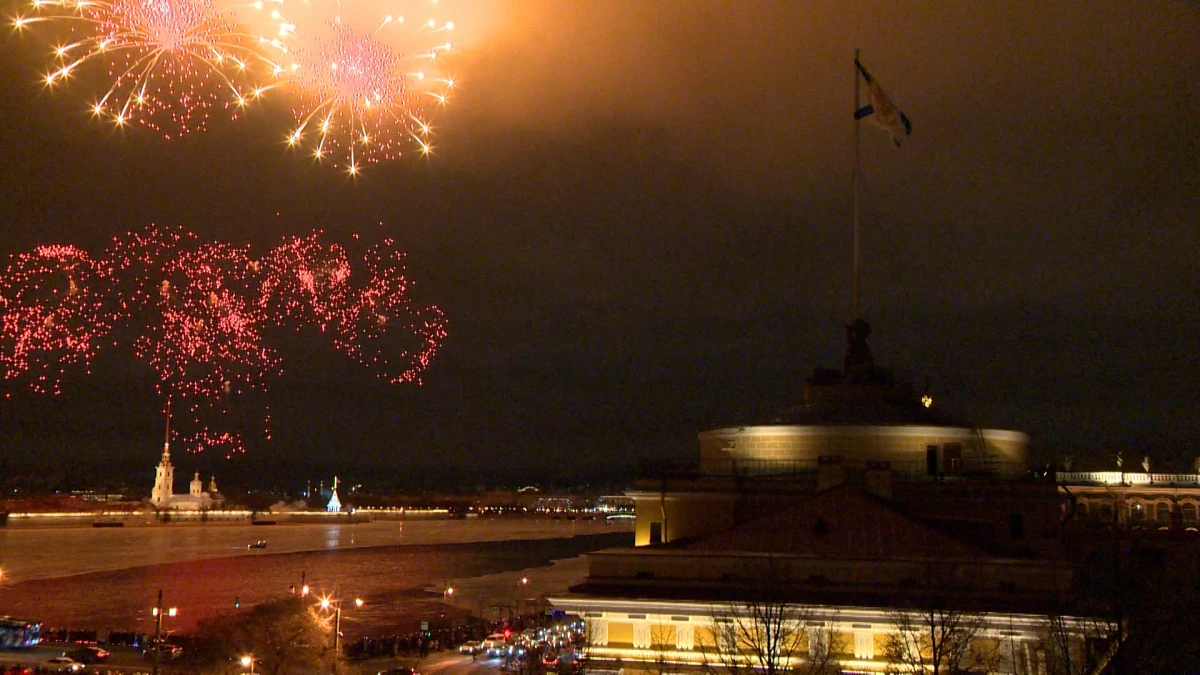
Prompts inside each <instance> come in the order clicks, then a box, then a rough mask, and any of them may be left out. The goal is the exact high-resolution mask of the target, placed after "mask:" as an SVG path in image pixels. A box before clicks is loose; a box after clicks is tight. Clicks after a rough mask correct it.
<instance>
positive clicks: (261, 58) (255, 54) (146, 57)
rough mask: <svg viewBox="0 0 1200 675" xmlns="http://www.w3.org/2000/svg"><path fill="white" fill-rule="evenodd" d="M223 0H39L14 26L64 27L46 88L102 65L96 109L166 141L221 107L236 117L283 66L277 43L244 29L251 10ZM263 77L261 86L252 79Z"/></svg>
mask: <svg viewBox="0 0 1200 675" xmlns="http://www.w3.org/2000/svg"><path fill="white" fill-rule="evenodd" d="M218 2H221V0H34V2H33V4H32V10H31V13H30V14H28V15H26V16H21V17H18V18H17V19H15V21H14V24H15V26H16V27H17V28H24V27H27V26H29V25H31V24H34V23H38V22H49V23H51V24H67V25H69V26H70V29H69V31H68V38H67V40H66V41H64V42H63V43H60V44H58V45H57V46H56V47H55V48H54V54H55V59H56V65H55V67H54V69H53V70H51V71H50V72H49V73H47V74H46V76H45V82H46V84H47V85H48V86H56V85H58V84H60V83H63V82H65V81H66V80H68V79H71V78H72V77H73V76H74V75H75V74H76V73H77V71H80V70H82V69H83V67H84V66H85V65H87V64H90V63H93V62H103V63H104V64H105V65H106V68H107V72H108V81H109V85H108V89H107V91H105V92H104V93H103V94H101V95H100V96H98V97H97V98H96V100H95V101H94V102H93V103H92V106H91V107H92V112H93V113H94V114H95V115H96V116H98V117H104V118H108V119H111V120H112V121H113V122H114V123H115V124H116V125H118V126H123V125H125V124H128V123H130V122H131V121H135V120H136V121H137V122H139V123H141V124H144V125H146V126H147V127H150V128H152V129H154V130H156V131H158V132H160V133H162V134H163V135H164V136H166V137H167V138H171V137H172V136H177V135H183V134H186V133H188V132H191V131H199V130H203V129H204V128H205V127H206V125H207V124H208V121H209V119H210V117H211V116H212V114H213V112H214V111H218V110H220V111H229V112H230V114H232V115H233V116H236V115H237V111H238V110H240V109H241V108H242V107H244V106H245V105H246V104H247V103H249V102H250V101H251V100H253V99H256V98H258V97H259V96H261V95H262V94H263V92H264V91H266V89H268V88H269V86H268V85H265V84H261V82H266V81H267V80H268V79H269V78H270V77H273V76H274V75H275V74H278V73H279V70H280V69H279V67H278V66H277V65H275V64H273V63H272V62H271V61H270V60H269V59H268V58H267V57H266V56H265V55H264V51H267V50H269V49H270V47H271V45H273V44H275V43H274V42H273V41H271V40H267V39H265V38H261V37H258V36H254V35H250V34H248V33H245V32H242V29H241V24H240V23H239V21H238V20H237V19H236V14H237V13H238V12H239V11H244V10H246V9H247V8H248V7H255V6H260V3H258V4H255V5H250V6H235V5H228V4H218ZM252 79H258V80H259V82H260V83H259V84H249V83H248V82H250V81H251V80H252Z"/></svg>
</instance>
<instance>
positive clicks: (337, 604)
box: [319, 595, 363, 673]
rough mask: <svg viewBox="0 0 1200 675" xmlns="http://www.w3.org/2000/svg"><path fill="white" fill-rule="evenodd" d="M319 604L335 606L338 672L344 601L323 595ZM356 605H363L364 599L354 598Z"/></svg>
mask: <svg viewBox="0 0 1200 675" xmlns="http://www.w3.org/2000/svg"><path fill="white" fill-rule="evenodd" d="M319 606H320V607H321V609H322V610H328V609H329V608H330V607H332V608H333V672H334V673H337V672H338V662H339V661H340V660H341V657H342V652H341V638H342V601H341V600H334V599H332V598H330V597H329V596H328V595H325V596H322V597H321V602H320V603H319ZM354 606H355V607H362V606H363V599H362V598H354Z"/></svg>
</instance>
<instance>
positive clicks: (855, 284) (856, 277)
mask: <svg viewBox="0 0 1200 675" xmlns="http://www.w3.org/2000/svg"><path fill="white" fill-rule="evenodd" d="M858 52H859V50H858V49H857V48H856V49H855V50H854V110H855V111H857V110H858V106H859V102H858V100H859V97H858V86H859V85H858ZM858 164H859V142H858V118H857V116H856V117H855V119H854V174H853V175H852V176H851V181H852V183H853V188H854V281H853V289H854V290H853V293H854V317H853V318H854V319H859V318H861V315H860V314H859V311H858V309H859V308H858V290H859V289H858V286H859V260H858Z"/></svg>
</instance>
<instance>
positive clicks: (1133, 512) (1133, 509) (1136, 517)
mask: <svg viewBox="0 0 1200 675" xmlns="http://www.w3.org/2000/svg"><path fill="white" fill-rule="evenodd" d="M1129 516H1130V517H1131V518H1133V521H1134V522H1135V523H1141V522H1145V520H1146V507H1144V506H1142V503H1141V502H1134V503H1133V505H1132V506H1130V507H1129Z"/></svg>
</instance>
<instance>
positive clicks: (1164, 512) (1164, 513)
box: [1154, 502, 1171, 525]
mask: <svg viewBox="0 0 1200 675" xmlns="http://www.w3.org/2000/svg"><path fill="white" fill-rule="evenodd" d="M1154 519H1155V520H1157V521H1158V523H1159V524H1160V525H1168V524H1170V522H1171V505H1170V504H1168V503H1166V502H1159V503H1158V506H1156V507H1155V511H1154Z"/></svg>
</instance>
